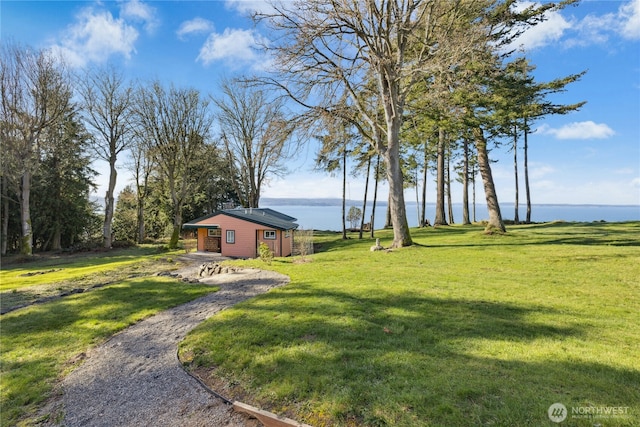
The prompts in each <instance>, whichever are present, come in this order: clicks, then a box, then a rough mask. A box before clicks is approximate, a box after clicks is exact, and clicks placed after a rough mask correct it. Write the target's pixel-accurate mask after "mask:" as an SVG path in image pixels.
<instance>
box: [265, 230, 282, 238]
mask: <svg viewBox="0 0 640 427" xmlns="http://www.w3.org/2000/svg"><path fill="white" fill-rule="evenodd" d="M267 233H268V234H269V235H268V236H267ZM272 233H273V234H272ZM262 235H263V237H264V239H265V240H276V237H277V236H278V234H277V233H276V231H275V230H264V233H263V234H262Z"/></svg>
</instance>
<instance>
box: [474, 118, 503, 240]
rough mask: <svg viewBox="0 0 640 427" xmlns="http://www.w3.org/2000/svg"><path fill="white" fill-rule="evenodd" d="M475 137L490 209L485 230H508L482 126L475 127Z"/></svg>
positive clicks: (479, 165)
mask: <svg viewBox="0 0 640 427" xmlns="http://www.w3.org/2000/svg"><path fill="white" fill-rule="evenodd" d="M473 134H474V137H475V143H476V150H477V153H478V168H479V169H480V176H481V177H482V183H483V185H484V194H485V197H486V199H487V210H488V211H489V222H488V223H487V226H486V228H485V232H487V233H493V232H495V231H498V232H502V233H504V232H506V229H505V227H504V222H503V221H502V215H501V214H500V205H499V204H498V195H497V194H496V188H495V185H494V182H493V175H492V174H491V164H490V161H489V153H488V151H487V141H486V139H485V138H484V133H483V132H482V129H481V128H475V129H473Z"/></svg>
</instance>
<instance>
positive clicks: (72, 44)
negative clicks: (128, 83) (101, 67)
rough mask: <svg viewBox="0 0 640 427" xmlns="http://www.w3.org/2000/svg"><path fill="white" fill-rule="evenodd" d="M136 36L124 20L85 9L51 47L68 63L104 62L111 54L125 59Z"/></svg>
mask: <svg viewBox="0 0 640 427" xmlns="http://www.w3.org/2000/svg"><path fill="white" fill-rule="evenodd" d="M138 35H139V34H138V31H137V30H136V29H135V28H134V27H133V26H131V25H129V24H127V23H126V22H125V20H124V19H121V18H119V19H116V18H114V17H113V15H111V13H110V12H108V11H94V10H93V9H84V10H83V11H82V12H80V14H79V15H78V16H77V17H76V22H75V23H74V24H72V25H70V26H69V27H67V29H66V30H65V32H64V33H63V35H62V41H61V42H60V43H58V44H55V45H54V46H52V50H53V51H54V52H56V53H58V54H60V55H62V56H63V57H64V58H65V60H66V61H67V62H68V63H69V65H71V66H84V65H85V64H87V63H88V62H103V61H105V60H106V59H107V58H108V57H109V56H110V55H114V54H120V55H122V56H124V57H125V58H127V59H128V58H130V57H131V54H132V53H134V52H135V46H134V45H135V42H136V40H137V39H138Z"/></svg>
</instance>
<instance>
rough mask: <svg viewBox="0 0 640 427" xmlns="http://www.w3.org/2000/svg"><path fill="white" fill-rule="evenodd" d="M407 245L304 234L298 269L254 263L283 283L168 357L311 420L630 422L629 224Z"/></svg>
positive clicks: (637, 226)
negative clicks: (559, 407)
mask: <svg viewBox="0 0 640 427" xmlns="http://www.w3.org/2000/svg"><path fill="white" fill-rule="evenodd" d="M412 235H413V238H414V241H415V243H416V245H414V246H412V247H409V248H403V249H398V250H393V251H390V252H370V251H369V247H370V246H371V245H372V241H371V240H365V241H360V240H357V239H352V240H346V241H343V240H341V239H340V236H339V235H320V236H316V243H318V244H319V246H320V250H319V251H317V253H316V254H315V255H312V256H310V257H308V260H307V261H308V262H300V260H299V259H297V258H288V259H276V260H274V262H273V263H272V265H271V266H269V267H268V268H271V269H274V270H277V271H279V272H282V273H284V274H287V275H289V276H290V277H291V283H290V284H289V285H288V286H286V287H284V288H281V289H277V290H273V291H271V292H269V293H268V294H265V295H262V296H260V297H257V298H255V299H253V300H251V301H247V302H245V303H242V304H239V305H238V306H236V307H235V308H233V309H230V310H227V311H225V312H223V313H221V314H220V315H218V316H215V317H214V318H212V319H210V320H209V321H207V322H205V323H203V324H202V325H201V326H200V327H198V328H197V329H196V330H194V331H193V332H192V333H191V334H190V335H189V336H188V337H187V339H186V340H185V341H184V342H183V343H182V344H181V348H180V357H181V359H182V360H183V363H184V364H185V365H187V366H189V367H190V368H192V369H194V370H197V372H199V373H200V374H201V375H203V376H204V378H203V379H204V380H205V381H207V382H209V383H210V384H214V385H216V387H218V390H219V391H220V387H222V385H223V384H224V385H226V386H225V388H224V393H227V394H228V396H227V397H229V398H231V399H238V400H242V401H245V402H247V403H251V404H255V405H258V406H261V407H263V408H265V409H269V410H271V411H273V412H276V413H281V414H286V415H287V416H290V417H292V418H295V419H298V420H299V421H304V422H307V423H309V424H311V425H314V426H329V425H331V426H334V425H335V426H355V425H366V426H477V425H491V426H544V425H549V426H552V425H563V426H594V425H598V424H600V425H602V426H634V425H640V314H639V313H640V222H630V223H622V224H605V223H588V224H578V223H575V224H574V223H552V224H535V225H522V226H513V227H509V232H508V233H507V234H505V235H491V236H489V235H485V234H483V233H482V228H481V227H478V226H464V227H463V226H451V227H442V228H438V229H421V230H412ZM378 236H379V237H381V239H382V244H383V245H388V244H390V241H391V237H392V235H391V232H390V231H383V232H378ZM242 264H244V265H252V266H258V267H262V268H267V266H265V265H263V264H261V263H260V261H246V262H243V263H242ZM203 372H206V374H203ZM224 393H223V394H224ZM553 403H562V404H564V405H565V406H566V408H567V410H568V416H567V418H566V420H565V421H564V422H563V423H562V424H556V423H553V422H551V420H550V418H549V416H548V413H547V411H548V409H549V407H550V405H551V404H553Z"/></svg>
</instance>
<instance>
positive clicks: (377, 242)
mask: <svg viewBox="0 0 640 427" xmlns="http://www.w3.org/2000/svg"><path fill="white" fill-rule="evenodd" d="M370 250H371V252H375V251H382V250H384V248H383V247H382V246H380V239H376V244H375V245H373V246H371V249H370Z"/></svg>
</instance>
